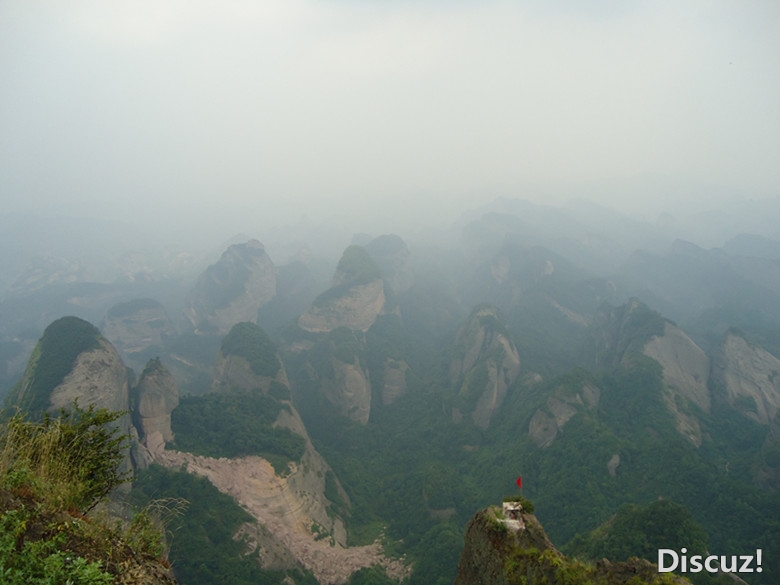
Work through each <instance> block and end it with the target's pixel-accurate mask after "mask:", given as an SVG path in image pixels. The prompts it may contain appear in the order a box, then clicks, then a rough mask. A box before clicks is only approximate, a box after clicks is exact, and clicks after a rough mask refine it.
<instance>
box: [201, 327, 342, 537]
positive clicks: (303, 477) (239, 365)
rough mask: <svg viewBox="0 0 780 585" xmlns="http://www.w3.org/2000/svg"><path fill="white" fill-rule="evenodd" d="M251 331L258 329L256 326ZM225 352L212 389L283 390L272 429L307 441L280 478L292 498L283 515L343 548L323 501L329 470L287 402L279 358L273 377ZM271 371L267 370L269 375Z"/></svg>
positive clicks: (338, 520) (284, 374)
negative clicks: (297, 461) (321, 529)
mask: <svg viewBox="0 0 780 585" xmlns="http://www.w3.org/2000/svg"><path fill="white" fill-rule="evenodd" d="M237 327H238V326H237ZM252 327H253V329H259V328H257V327H256V326H252ZM232 334H233V332H231V335H232ZM228 349H229V346H225V345H223V350H222V351H220V353H219V355H218V358H217V363H216V367H215V369H216V376H215V380H214V389H215V390H217V391H222V392H230V391H231V390H242V391H252V392H258V391H259V392H264V393H268V392H270V391H272V389H271V386H272V384H273V385H275V386H276V387H277V388H279V387H280V386H281V387H284V388H285V389H286V392H287V398H282V399H280V401H281V402H283V403H284V405H285V408H284V409H282V410H281V411H280V412H279V416H278V417H277V419H276V421H275V422H274V426H279V427H283V428H288V429H290V430H291V431H292V432H294V433H296V434H298V435H300V436H301V437H303V438H304V440H305V441H306V448H305V451H304V454H303V456H302V457H301V461H300V464H299V465H296V466H295V468H294V470H293V471H292V473H290V474H289V475H288V476H287V477H285V478H280V479H281V480H282V481H283V483H284V484H285V486H287V488H289V494H290V495H291V496H292V495H294V496H292V497H291V498H290V501H288V502H285V504H284V507H285V508H290V509H289V510H287V511H285V512H284V514H288V515H289V514H293V515H294V516H295V515H296V514H297V516H296V517H295V518H294V523H301V522H302V523H303V524H306V522H308V528H311V524H312V523H313V522H316V523H317V524H319V525H320V526H323V527H325V529H326V531H327V532H332V533H333V536H334V539H335V540H336V542H338V543H340V544H341V545H345V544H346V536H347V533H346V529H345V527H344V523H343V521H342V520H341V518H339V517H338V516H335V515H333V514H330V515H329V511H328V508H329V501H328V499H327V498H326V497H325V481H326V479H325V478H326V476H327V474H328V472H329V471H330V467H329V466H328V464H327V463H325V460H324V459H323V458H322V456H321V455H320V454H319V453H318V452H317V450H316V449H315V448H314V445H313V444H312V442H311V439H310V438H309V434H308V433H307V431H306V427H305V426H304V424H303V421H302V420H301V417H300V415H299V414H298V411H297V410H296V408H295V406H294V405H293V403H292V402H291V401H290V399H289V395H290V386H289V382H288V379H287V372H286V370H285V368H284V364H283V363H282V362H281V360H279V359H278V356H274V357H275V359H276V360H277V362H278V365H277V368H276V371H275V374H274V375H273V376H270V375H262V374H258V373H257V372H256V371H255V369H253V367H252V364H250V362H249V361H248V360H247V359H246V358H244V357H242V356H240V355H235V354H231V353H228ZM268 349H269V350H270V349H271V348H268ZM223 352H224V353H223ZM268 357H271V356H268ZM274 369H275V368H269V369H268V373H271V372H272V371H273V370H274ZM331 473H332V472H331ZM343 496H344V499H345V500H348V498H347V496H346V493H344V494H343Z"/></svg>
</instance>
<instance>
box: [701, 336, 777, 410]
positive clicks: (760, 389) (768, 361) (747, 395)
mask: <svg viewBox="0 0 780 585" xmlns="http://www.w3.org/2000/svg"><path fill="white" fill-rule="evenodd" d="M713 374H714V376H715V378H716V380H717V381H718V382H719V383H720V386H721V387H722V388H723V389H724V390H725V394H726V396H725V398H726V400H727V401H728V403H729V404H730V405H731V406H733V407H734V408H736V409H737V410H738V411H740V412H741V413H742V414H744V415H745V416H747V417H748V418H751V419H753V420H754V421H756V422H758V423H760V424H762V425H768V424H769V423H770V422H771V421H772V420H773V419H774V418H775V417H776V416H777V412H778V409H780V360H778V359H777V358H776V357H775V356H773V355H772V354H770V353H769V352H767V351H766V350H764V349H762V348H761V347H758V346H756V345H752V344H750V343H748V342H747V341H746V340H745V339H744V338H743V337H741V336H739V335H737V334H734V333H729V334H728V335H727V336H726V339H725V340H724V342H723V344H722V346H721V348H720V351H719V352H718V356H717V358H716V359H715V365H714V368H713Z"/></svg>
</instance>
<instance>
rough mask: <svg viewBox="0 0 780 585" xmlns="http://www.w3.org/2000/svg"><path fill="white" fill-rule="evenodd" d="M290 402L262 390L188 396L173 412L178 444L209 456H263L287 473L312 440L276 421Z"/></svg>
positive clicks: (172, 421)
mask: <svg viewBox="0 0 780 585" xmlns="http://www.w3.org/2000/svg"><path fill="white" fill-rule="evenodd" d="M283 408H289V406H288V405H286V404H283V403H281V402H279V401H278V400H277V399H275V398H273V397H271V396H267V395H265V394H263V393H262V392H260V391H259V390H258V391H254V392H239V391H232V392H224V393H209V394H204V395H201V396H186V397H184V398H182V399H181V401H180V402H179V406H178V407H177V408H176V410H174V411H173V413H172V415H171V426H172V429H173V433H174V435H175V436H176V444H175V447H176V448H177V449H180V450H182V451H188V452H190V453H196V454H198V455H206V456H209V457H240V456H243V455H260V456H261V457H264V458H265V459H268V461H270V462H271V464H272V465H273V466H274V469H275V470H276V472H277V473H279V474H282V475H283V474H286V473H287V471H288V463H289V462H290V461H296V462H297V461H300V460H301V457H302V456H303V453H304V451H305V449H306V441H305V440H304V438H303V437H301V436H300V435H298V434H296V433H293V432H292V431H291V430H290V429H287V428H283V427H274V426H272V425H273V423H274V422H275V421H276V418H277V417H278V416H279V413H280V412H281V410H282V409H283Z"/></svg>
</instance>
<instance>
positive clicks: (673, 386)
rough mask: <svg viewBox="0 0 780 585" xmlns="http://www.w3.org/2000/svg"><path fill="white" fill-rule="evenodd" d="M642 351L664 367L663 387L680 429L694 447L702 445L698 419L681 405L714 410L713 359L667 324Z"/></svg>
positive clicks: (675, 328) (705, 411) (706, 411)
mask: <svg viewBox="0 0 780 585" xmlns="http://www.w3.org/2000/svg"><path fill="white" fill-rule="evenodd" d="M642 352H643V353H644V355H646V356H647V357H650V358H652V359H654V360H655V361H657V362H658V363H659V364H661V367H662V368H663V380H664V386H665V387H666V389H667V392H668V394H667V395H666V403H667V405H668V406H669V409H670V410H671V411H672V412H673V413H674V416H675V419H676V421H677V430H678V431H679V432H680V434H682V435H683V436H684V437H687V438H688V439H689V440H690V441H691V442H692V443H693V444H694V445H696V446H697V447H699V446H701V443H702V431H701V426H700V424H699V419H698V418H697V417H696V415H695V414H694V413H692V412H691V409H690V408H685V407H682V408H681V407H680V404H686V403H690V404H695V405H696V406H697V407H698V408H699V409H700V410H701V412H703V413H709V412H710V410H711V407H712V399H711V396H710V390H709V387H708V385H707V382H708V380H709V375H710V360H709V358H708V357H707V355H706V354H705V353H704V350H703V349H701V348H700V347H699V346H698V345H696V344H695V343H694V342H693V340H691V338H690V337H688V336H687V335H686V334H685V332H684V331H683V330H682V329H680V328H679V327H677V326H676V325H673V324H672V323H670V322H668V321H667V322H666V323H665V324H664V332H663V335H654V336H653V337H652V338H651V339H650V341H648V342H647V344H646V345H645V347H644V349H643V350H642ZM680 399H682V400H680Z"/></svg>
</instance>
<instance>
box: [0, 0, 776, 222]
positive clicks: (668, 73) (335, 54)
mask: <svg viewBox="0 0 780 585" xmlns="http://www.w3.org/2000/svg"><path fill="white" fill-rule="evenodd" d="M705 193H712V194H715V195H717V196H729V195H732V194H739V195H743V196H749V197H759V198H760V197H776V196H778V195H780V3H778V2H777V1H776V0H766V1H758V0H731V1H726V0H701V1H687V0H675V1H666V0H653V1H650V0H648V1H645V2H642V1H618V0H614V1H609V0H598V1H595V2H581V1H578V0H556V1H548V2H523V1H515V2H508V1H506V2H504V1H492V0H487V1H481V2H469V1H466V0H452V1H443V0H442V1H412V0H401V1H392V0H364V1H358V0H256V1H248V0H247V1H240V0H224V1H220V2H216V1H214V2H204V1H199V0H194V1H193V0H149V1H147V0H137V1H133V2H113V1H105V0H94V1H84V0H68V1H67V2H62V1H59V0H57V1H46V0H41V1H37V0H0V197H1V198H2V200H1V201H0V203H1V204H2V207H1V208H0V210H1V211H6V212H7V211H8V210H27V209H36V210H39V211H45V212H51V213H61V212H65V211H67V212H68V213H69V214H75V215H89V216H94V217H113V218H119V219H127V220H130V221H138V222H142V221H146V220H149V217H150V215H154V216H155V217H157V218H158V219H159V218H160V217H170V218H171V220H172V221H174V220H177V219H178V220H180V219H181V218H182V217H187V218H191V219H192V221H193V222H194V223H196V222H199V221H204V220H206V219H216V218H219V219H221V220H222V221H228V222H233V221H234V222H235V223H236V226H237V229H239V228H243V227H244V226H245V225H248V224H250V223H251V224H253V225H263V224H264V223H265V222H275V221H280V220H281V221H290V220H295V219H296V218H298V217H300V215H301V214H302V213H304V212H308V213H309V214H310V215H321V214H326V215H327V214H346V215H348V216H351V215H357V216H361V215H363V214H373V215H374V216H376V217H380V218H386V217H387V218H389V217H394V216H397V215H400V214H401V212H406V211H407V210H412V211H422V212H426V213H430V212H431V210H432V209H433V208H434V206H435V205H440V204H445V203H446V204H449V205H451V207H452V208H453V209H456V210H457V211H460V210H461V209H462V208H464V207H469V206H472V207H473V206H476V205H479V204H481V203H485V202H487V201H489V200H491V199H493V198H494V197H496V196H498V195H503V196H517V197H524V198H528V199H531V200H533V201H549V202H552V203H561V202H563V201H565V200H567V199H569V198H572V197H576V196H579V195H587V196H589V197H591V198H593V199H596V200H598V201H600V202H603V203H607V204H610V205H616V206H618V207H620V208H623V209H631V208H638V207H642V208H646V207H648V206H650V207H652V206H653V205H656V204H657V202H658V201H665V200H673V199H675V198H679V197H689V196H690V197H702V196H703V195H704V194H705ZM647 197H649V198H650V199H649V200H644V199H643V198H647ZM22 199H24V200H22ZM648 201H650V202H652V204H651V203H649V202H648Z"/></svg>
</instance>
